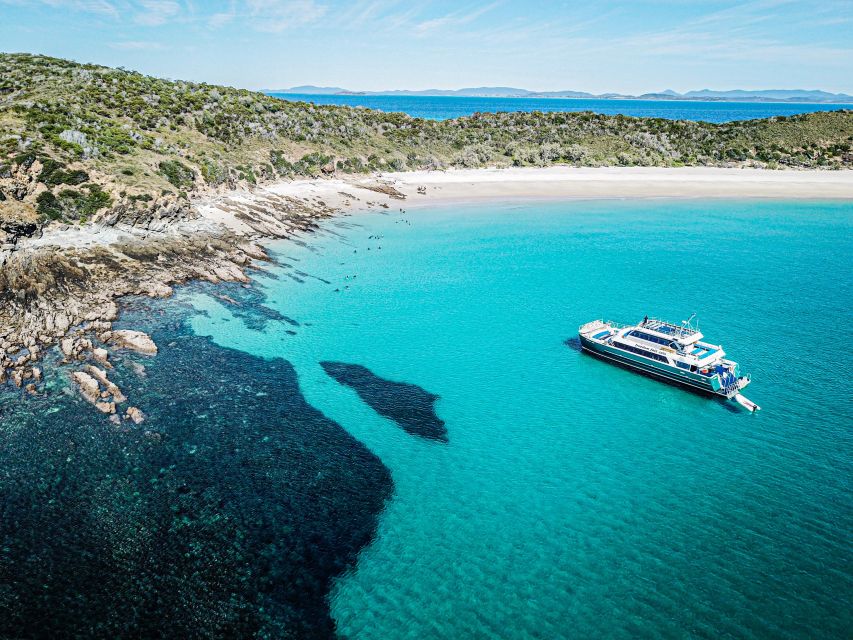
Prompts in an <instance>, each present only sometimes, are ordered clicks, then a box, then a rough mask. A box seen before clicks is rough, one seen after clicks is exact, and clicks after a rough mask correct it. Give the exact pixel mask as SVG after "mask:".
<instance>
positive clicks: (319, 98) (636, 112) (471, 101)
mask: <svg viewBox="0 0 853 640" xmlns="http://www.w3.org/2000/svg"><path fill="white" fill-rule="evenodd" d="M269 95H271V96H275V97H276V98H282V99H284V100H299V101H303V102H313V103H315V104H335V105H344V106H348V107H367V108H368V109H378V110H379V111H389V112H402V113H407V114H408V115H410V116H413V117H416V118H427V119H430V120H446V119H448V118H459V117H462V116H470V115H471V114H473V113H477V112H480V113H494V112H497V111H560V112H576V111H593V112H595V113H603V114H605V115H617V114H621V115H625V116H635V117H639V118H667V119H670V120H704V121H706V122H731V121H733V120H752V119H755V118H770V117H772V116H793V115H796V114H799V113H811V112H814V111H835V110H837V109H853V105H850V104H818V103H795V102H705V101H700V100H602V99H594V98H593V99H580V98H463V97H454V96H362V95H313V94H287V93H274V92H273V93H270V94H269Z"/></svg>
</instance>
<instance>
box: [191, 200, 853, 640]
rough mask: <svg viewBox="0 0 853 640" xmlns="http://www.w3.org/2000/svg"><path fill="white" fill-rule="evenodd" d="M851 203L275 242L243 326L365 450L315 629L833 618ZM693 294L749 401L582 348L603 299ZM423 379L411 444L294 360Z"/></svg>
mask: <svg viewBox="0 0 853 640" xmlns="http://www.w3.org/2000/svg"><path fill="white" fill-rule="evenodd" d="M851 226H853V208H851V205H850V204H841V203H822V204H810V203H786V202H772V201H766V202H735V201H715V202H702V201H653V200H649V201H639V202H638V201H633V202H632V201H574V202H561V203H528V204H503V205H488V206H486V205H478V206H467V207H465V208H464V209H462V208H459V207H446V208H443V209H432V210H427V209H423V210H414V211H409V212H405V213H403V212H393V213H388V214H385V215H381V214H363V215H358V216H355V217H351V218H348V219H346V221H343V222H342V221H338V222H330V223H329V224H328V225H327V227H326V229H327V231H328V232H327V233H324V234H321V235H320V236H319V237H314V238H311V239H308V240H307V243H306V244H305V245H302V246H298V245H294V244H292V243H282V244H280V245H277V247H276V250H277V251H278V253H279V258H280V259H281V260H282V262H284V263H286V265H289V266H282V267H281V268H279V269H276V270H274V272H275V274H276V276H277V277H276V279H272V278H266V277H261V278H260V279H259V281H260V283H261V284H262V286H263V290H264V292H265V293H266V295H267V297H268V300H267V301H266V304H267V306H269V307H272V308H273V309H276V310H278V311H279V312H280V313H282V314H284V315H286V316H288V317H290V318H292V319H294V320H296V321H297V322H298V323H299V325H300V326H299V327H298V328H296V329H295V330H294V331H295V335H289V334H285V333H283V332H282V331H281V330H280V329H277V328H275V327H272V326H269V327H267V330H266V331H261V332H259V331H252V330H247V328H246V327H245V326H244V325H243V323H241V322H240V320H239V319H238V318H236V317H234V316H232V314H231V311H230V310H229V308H228V307H227V306H222V305H221V304H220V303H219V301H217V300H215V299H213V298H210V297H207V296H195V297H193V298H192V302H193V304H194V305H196V307H197V308H199V309H201V310H203V311H204V312H205V313H204V315H198V316H195V317H193V318H192V320H191V324H192V327H193V329H194V331H196V332H197V333H199V334H202V335H210V336H212V338H213V340H214V341H215V342H217V343H219V344H221V345H223V346H227V347H231V348H236V349H239V350H244V351H247V352H250V353H252V354H255V355H258V356H263V357H271V356H281V357H283V358H285V359H287V360H289V361H290V362H292V363H293V365H294V367H295V369H296V372H297V375H298V378H299V384H300V386H301V388H302V391H303V393H304V394H305V396H306V399H307V400H308V402H309V403H310V404H312V405H313V406H314V407H316V408H318V409H320V411H322V412H323V413H324V414H325V415H326V416H328V417H329V418H331V419H332V420H334V421H335V422H337V423H339V424H341V425H342V426H343V427H344V428H345V429H346V430H347V431H349V432H350V433H351V434H352V435H354V436H355V437H356V438H357V439H358V440H360V441H361V442H363V443H364V444H366V445H367V447H368V448H369V449H370V450H371V451H372V452H374V453H375V454H376V455H378V457H379V458H380V459H381V460H382V461H383V463H384V464H385V465H387V466H388V467H389V468H390V470H391V474H392V477H393V482H394V493H393V497H392V498H391V500H390V501H389V502H388V503H387V505H386V508H385V511H384V512H383V513H382V515H381V517H380V520H379V528H378V535H377V538H376V539H375V540H374V541H373V543H372V544H370V545H369V546H368V547H366V548H365V549H364V550H363V551H362V552H361V554H360V557H359V561H358V564H357V567H356V568H355V569H354V570H353V571H351V572H349V573H348V574H347V575H346V576H345V577H343V578H342V579H340V580H338V581H337V583H336V584H335V586H334V588H333V590H332V594H331V610H332V615H333V617H334V618H335V619H336V621H337V624H338V630H339V632H340V633H341V634H342V635H344V636H349V637H358V638H383V639H389V638H424V637H496V636H500V637H507V638H559V637H600V636H607V637H623V638H628V637H638V636H646V637H650V636H658V637H684V636H686V635H697V636H704V637H721V636H730V637H740V638H770V637H774V638H778V637H790V638H793V637H803V636H811V637H832V636H834V637H842V636H843V635H845V634H846V633H847V632H849V629H850V628H851V623H853V618H852V617H851V613H850V608H849V603H850V599H851V596H853V573H851V551H853V546H851V538H850V531H851V529H853V526H852V525H853V503H851V493H850V478H851V471H853V465H851V460H852V459H853V458H851V456H853V446H851V445H853V442H851V427H853V394H851V385H850V379H851V375H853V366H851V364H850V363H851V357H853V349H851V346H850V345H851V340H852V339H853V332H851V330H850V328H849V321H850V308H851V303H853V291H851V282H853V265H851V260H850V256H851V255H853V236H851ZM694 311H695V312H698V314H699V319H700V326H701V328H702V330H703V331H704V332H705V334H706V336H708V338H709V339H710V340H711V341H719V342H722V343H723V344H724V346H725V347H726V349H727V351H728V352H729V354H730V355H731V356H732V357H733V358H734V359H736V360H738V361H739V362H740V363H741V364H742V367H743V369H744V371H748V372H751V373H752V375H753V380H754V382H753V385H752V386H751V387H749V389H748V390H747V393H746V395H747V396H748V397H749V398H751V399H752V400H754V401H755V402H757V403H758V404H760V405H761V406H762V407H763V411H762V412H760V413H759V414H757V415H750V414H748V413H746V412H744V411H742V410H740V409H738V408H736V407H734V406H732V405H729V404H724V403H721V402H719V401H716V400H713V399H708V398H705V397H701V396H697V395H693V394H691V393H689V392H686V391H684V390H681V389H680V388H676V387H671V386H668V385H665V384H662V383H659V382H656V381H653V380H650V379H647V378H644V377H641V376H639V375H636V374H634V373H632V372H629V371H625V370H622V369H619V368H616V367H613V366H611V365H608V364H606V363H603V362H600V361H598V360H595V359H593V358H591V357H589V356H587V355H585V354H582V353H580V352H579V351H578V350H577V348H576V346H575V345H574V344H573V343H572V341H569V343H568V344H567V343H566V341H567V339H570V338H572V337H574V336H575V334H576V329H577V326H578V325H580V324H581V323H583V322H586V321H588V320H590V319H594V318H598V317H602V316H606V317H611V318H613V319H616V320H621V321H626V322H629V321H637V320H638V319H640V318H642V317H643V315H645V314H648V315H650V316H662V317H667V318H671V319H674V320H676V321H678V320H681V319H683V318H685V317H687V316H688V315H689V314H690V313H691V312H694ZM324 360H333V361H340V362H347V363H356V364H360V365H364V366H366V367H367V368H368V369H370V370H371V371H373V372H374V373H375V374H377V375H379V376H382V377H383V378H386V379H390V380H396V381H404V382H409V383H414V384H417V385H420V386H421V387H423V388H424V389H426V390H427V391H429V392H432V393H435V394H438V395H439V396H440V400H439V401H438V402H437V405H436V410H437V413H438V415H439V416H440V417H441V419H443V420H444V421H445V422H446V428H447V436H448V442H447V443H446V444H445V443H441V442H435V441H429V440H423V439H417V438H413V437H412V436H410V435H407V434H406V433H404V432H403V431H402V430H401V429H399V428H398V427H397V426H396V425H394V424H393V423H392V422H390V421H388V420H387V419H385V418H382V417H380V416H379V415H378V414H377V413H375V412H373V411H372V410H371V409H370V408H369V407H368V406H367V405H366V404H365V403H364V402H362V401H361V400H360V398H359V396H358V395H357V394H356V393H355V391H353V390H352V389H350V388H348V387H344V386H342V385H340V384H338V383H337V382H335V381H334V380H332V379H331V378H330V377H329V376H328V375H326V373H325V372H324V371H323V369H322V368H321V366H320V365H319V363H320V362H321V361H324Z"/></svg>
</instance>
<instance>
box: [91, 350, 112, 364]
mask: <svg viewBox="0 0 853 640" xmlns="http://www.w3.org/2000/svg"><path fill="white" fill-rule="evenodd" d="M92 356H93V357H94V358H95V360H97V361H98V362H100V363H101V364H104V365H106V366H107V367H109V366H110V363H109V359H110V353H109V351H107V350H106V349H103V348H101V347H98V348H96V349H92Z"/></svg>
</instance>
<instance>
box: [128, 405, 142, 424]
mask: <svg viewBox="0 0 853 640" xmlns="http://www.w3.org/2000/svg"><path fill="white" fill-rule="evenodd" d="M124 415H125V417H126V418H127V419H128V420H133V424H142V423H143V422H145V414H144V413H142V411H140V410H139V408H137V407H128V408H127V411H126V412H125V414H124Z"/></svg>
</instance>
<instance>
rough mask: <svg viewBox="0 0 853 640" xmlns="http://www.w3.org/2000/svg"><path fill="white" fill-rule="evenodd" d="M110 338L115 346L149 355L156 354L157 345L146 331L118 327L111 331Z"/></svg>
mask: <svg viewBox="0 0 853 640" xmlns="http://www.w3.org/2000/svg"><path fill="white" fill-rule="evenodd" d="M111 339H112V341H113V343H115V345H116V346H118V347H121V348H125V349H130V350H132V351H136V352H137V353H142V354H145V355H149V356H155V355H157V345H156V344H155V343H154V341H153V340H152V339H151V336H149V335H148V334H147V333H143V332H142V331H131V330H129V329H119V330H117V331H113V332H112V336H111Z"/></svg>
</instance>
